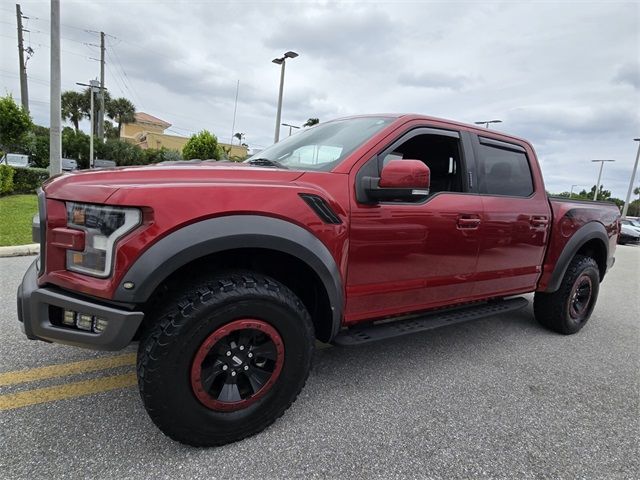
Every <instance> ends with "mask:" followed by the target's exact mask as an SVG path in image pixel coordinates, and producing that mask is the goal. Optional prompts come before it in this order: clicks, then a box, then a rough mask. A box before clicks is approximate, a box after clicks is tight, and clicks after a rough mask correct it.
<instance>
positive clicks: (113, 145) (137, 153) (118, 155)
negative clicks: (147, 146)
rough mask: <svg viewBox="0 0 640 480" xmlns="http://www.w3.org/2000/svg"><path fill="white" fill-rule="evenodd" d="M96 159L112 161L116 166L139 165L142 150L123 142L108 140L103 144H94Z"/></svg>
mask: <svg viewBox="0 0 640 480" xmlns="http://www.w3.org/2000/svg"><path fill="white" fill-rule="evenodd" d="M93 145H94V148H95V149H96V157H97V158H102V159H104V160H113V161H114V162H116V165H118V166H123V165H141V164H142V149H141V148H140V147H138V146H137V145H133V144H131V143H128V142H125V141H123V140H116V139H108V140H107V141H106V142H105V143H100V142H94V144H93Z"/></svg>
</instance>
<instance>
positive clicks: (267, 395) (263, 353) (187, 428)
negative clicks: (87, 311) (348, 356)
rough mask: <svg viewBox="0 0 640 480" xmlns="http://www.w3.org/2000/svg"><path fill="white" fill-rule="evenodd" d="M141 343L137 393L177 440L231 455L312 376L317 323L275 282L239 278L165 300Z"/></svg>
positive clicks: (198, 285)
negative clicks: (231, 446) (229, 447)
mask: <svg viewBox="0 0 640 480" xmlns="http://www.w3.org/2000/svg"><path fill="white" fill-rule="evenodd" d="M154 317H155V318H153V319H152V321H153V322H154V323H153V324H152V325H150V326H149V327H148V328H147V330H146V331H145V333H144V334H143V338H142V340H141V342H140V346H139V350H138V384H139V387H140V393H141V396H142V399H143V401H144V404H145V407H146V409H147V412H148V413H149V415H150V416H151V419H152V420H153V421H154V423H155V424H156V425H157V426H158V427H159V428H160V429H161V430H162V431H163V432H164V433H165V434H166V435H168V436H169V437H171V438H173V439H174V440H177V441H180V442H182V443H186V444H190V445H194V446H215V445H223V444H225V443H230V442H233V441H237V440H240V439H242V438H245V437H247V436H249V435H253V434H255V433H257V432H260V431H261V430H263V429H265V428H266V427H267V426H269V425H270V424H271V423H273V422H274V421H275V420H276V419H277V418H278V417H279V416H281V415H282V414H283V413H284V411H285V410H286V409H287V408H288V407H289V406H290V405H291V403H293V401H294V400H295V398H296V397H297V395H298V393H299V392H300V390H301V389H302V387H303V386H304V383H305V381H306V379H307V375H308V373H309V368H310V364H311V357H312V353H313V347H314V334H313V327H312V323H311V319H310V318H309V315H308V313H307V311H306V309H305V308H304V306H303V305H302V303H301V302H300V300H299V299H298V298H297V297H296V296H295V295H294V294H293V293H292V292H291V291H290V290H289V289H288V288H286V287H285V286H284V285H282V284H280V283H278V282H276V281H275V280H273V279H271V278H269V277H266V276H262V275H257V274H253V273H248V272H232V273H229V274H225V275H219V276H215V277H212V278H211V279H204V280H201V281H196V282H194V283H193V284H192V285H191V286H188V287H186V288H184V290H183V292H182V293H180V294H178V295H176V296H175V297H174V298H172V299H167V300H165V301H164V304H163V306H162V307H161V308H159V309H158V314H157V316H156V315H154Z"/></svg>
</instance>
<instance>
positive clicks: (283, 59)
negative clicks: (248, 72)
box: [272, 51, 298, 143]
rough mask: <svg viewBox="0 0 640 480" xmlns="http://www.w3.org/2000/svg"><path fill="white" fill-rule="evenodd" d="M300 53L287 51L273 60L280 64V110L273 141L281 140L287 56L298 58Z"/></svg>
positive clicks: (277, 115)
mask: <svg viewBox="0 0 640 480" xmlns="http://www.w3.org/2000/svg"><path fill="white" fill-rule="evenodd" d="M297 56H298V54H297V53H296V52H292V51H289V52H286V53H285V54H284V55H283V56H282V57H280V58H274V59H273V60H272V62H273V63H275V64H276V65H280V91H279V93H278V111H277V113H276V131H275V134H274V136H273V143H278V141H279V140H280V117H281V116H282V93H283V91H284V66H285V64H286V62H287V58H296V57H297Z"/></svg>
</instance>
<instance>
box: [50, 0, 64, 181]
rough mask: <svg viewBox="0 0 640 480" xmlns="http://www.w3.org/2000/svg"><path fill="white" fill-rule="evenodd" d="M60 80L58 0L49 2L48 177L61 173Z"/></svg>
mask: <svg viewBox="0 0 640 480" xmlns="http://www.w3.org/2000/svg"><path fill="white" fill-rule="evenodd" d="M61 88H62V85H61V80H60V0H51V89H50V91H49V92H50V94H49V95H50V100H49V101H50V104H51V108H50V110H49V115H50V116H49V127H50V128H49V175H50V176H53V175H57V174H59V173H61V172H62V136H61V127H62V111H61V95H62V94H61Z"/></svg>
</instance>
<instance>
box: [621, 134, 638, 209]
mask: <svg viewBox="0 0 640 480" xmlns="http://www.w3.org/2000/svg"><path fill="white" fill-rule="evenodd" d="M633 141H634V142H640V138H634V139H633ZM639 159H640V143H638V153H636V163H635V164H634V165H633V172H632V173H631V180H629V190H627V198H626V199H625V201H624V208H623V209H622V218H623V219H625V218H627V211H628V210H629V202H630V201H631V192H633V182H634V181H635V180H636V171H637V170H638V160H639Z"/></svg>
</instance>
